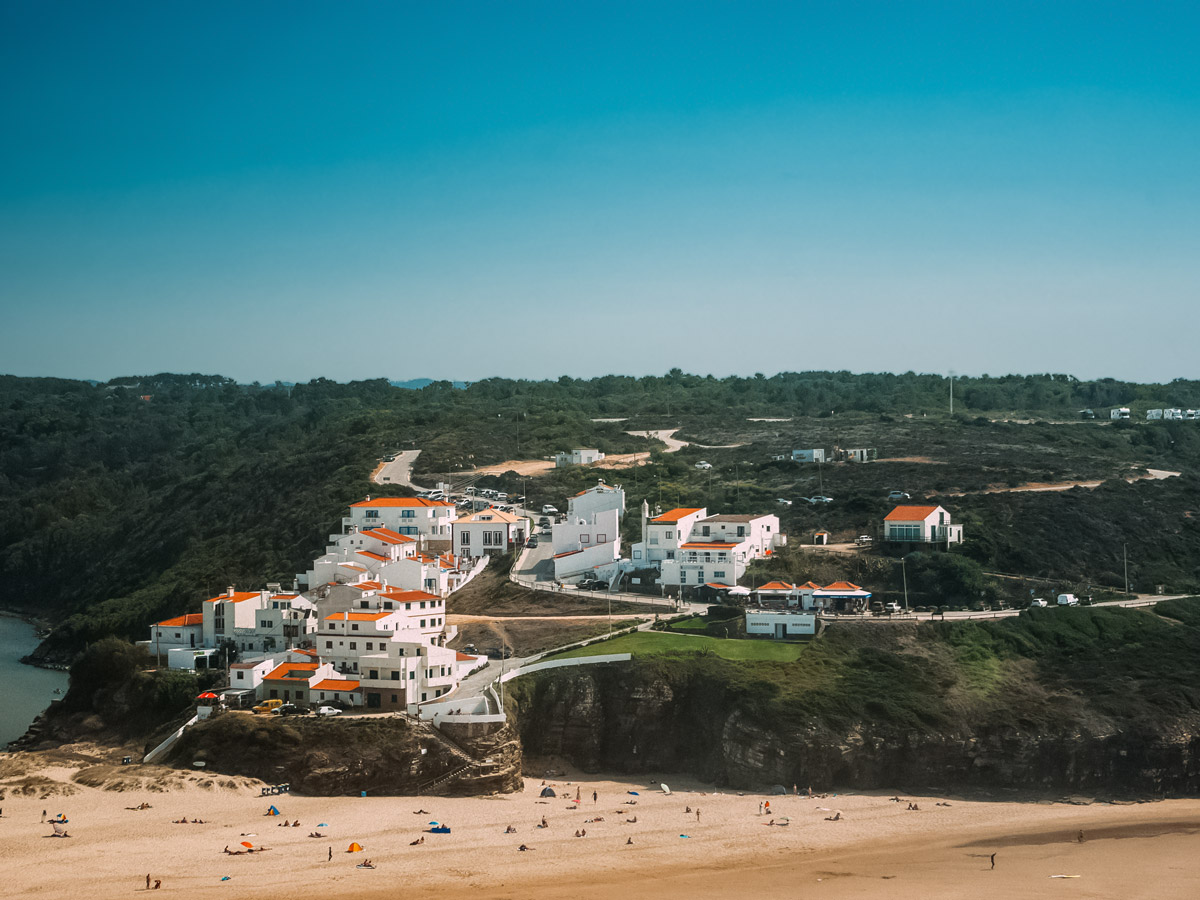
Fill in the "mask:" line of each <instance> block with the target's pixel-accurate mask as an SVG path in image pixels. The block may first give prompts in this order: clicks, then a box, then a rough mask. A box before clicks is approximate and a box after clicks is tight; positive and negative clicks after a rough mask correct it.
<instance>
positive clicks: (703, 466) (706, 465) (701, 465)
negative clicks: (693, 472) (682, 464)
mask: <svg viewBox="0 0 1200 900" xmlns="http://www.w3.org/2000/svg"><path fill="white" fill-rule="evenodd" d="M696 468H697V469H711V468H712V463H710V462H705V461H704V460H700V462H698V463H696Z"/></svg>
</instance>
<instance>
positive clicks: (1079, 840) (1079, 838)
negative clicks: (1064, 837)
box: [1075, 828, 1083, 844]
mask: <svg viewBox="0 0 1200 900" xmlns="http://www.w3.org/2000/svg"><path fill="white" fill-rule="evenodd" d="M1075 840H1076V841H1078V842H1079V843H1081V844H1082V843H1083V829H1082V828H1080V829H1079V836H1078V837H1077V838H1075Z"/></svg>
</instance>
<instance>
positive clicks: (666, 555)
mask: <svg viewBox="0 0 1200 900" xmlns="http://www.w3.org/2000/svg"><path fill="white" fill-rule="evenodd" d="M642 509H643V514H642V539H641V540H640V541H639V542H638V543H636V544H634V545H633V547H632V548H631V549H630V555H631V557H632V562H633V566H634V568H643V567H650V566H655V567H657V565H658V564H660V563H662V562H663V561H671V560H674V559H675V558H676V556H677V555H678V553H679V551H680V548H681V547H682V546H683V545H684V544H685V543H687V540H688V535H690V534H691V532H692V526H693V525H694V524H695V523H696V522H698V521H699V520H700V519H703V518H704V517H705V516H707V515H708V510H707V509H704V508H703V507H699V508H695V507H686V508H680V509H672V510H669V511H668V512H665V513H661V514H660V515H657V516H655V517H654V518H649V517H648V516H647V515H646V512H645V504H644V503H643V505H642Z"/></svg>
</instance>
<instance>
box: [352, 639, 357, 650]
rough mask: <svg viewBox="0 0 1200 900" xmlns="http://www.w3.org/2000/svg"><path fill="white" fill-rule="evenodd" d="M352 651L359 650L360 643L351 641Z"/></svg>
mask: <svg viewBox="0 0 1200 900" xmlns="http://www.w3.org/2000/svg"><path fill="white" fill-rule="evenodd" d="M350 649H351V650H357V649H358V641H351V642H350Z"/></svg>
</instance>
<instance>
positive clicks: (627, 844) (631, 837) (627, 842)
mask: <svg viewBox="0 0 1200 900" xmlns="http://www.w3.org/2000/svg"><path fill="white" fill-rule="evenodd" d="M632 843H633V836H632V835H630V836H629V837H627V838H626V839H625V846H629V845H630V844H632Z"/></svg>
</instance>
